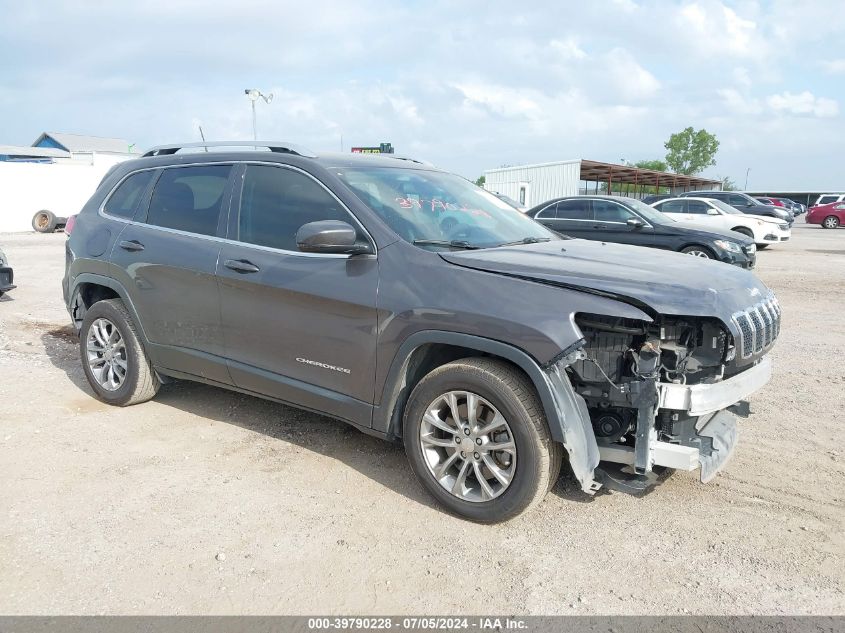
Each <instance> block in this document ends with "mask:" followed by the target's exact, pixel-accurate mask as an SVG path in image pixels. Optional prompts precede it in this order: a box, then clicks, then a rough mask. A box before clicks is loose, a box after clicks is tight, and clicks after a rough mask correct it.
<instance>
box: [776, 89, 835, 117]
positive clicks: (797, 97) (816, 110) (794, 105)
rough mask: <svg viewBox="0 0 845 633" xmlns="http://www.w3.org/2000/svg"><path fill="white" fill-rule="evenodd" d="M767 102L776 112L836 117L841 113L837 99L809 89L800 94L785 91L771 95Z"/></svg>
mask: <svg viewBox="0 0 845 633" xmlns="http://www.w3.org/2000/svg"><path fill="white" fill-rule="evenodd" d="M766 103H768V104H769V107H770V108H772V109H773V110H775V111H776V112H782V113H784V114H795V115H804V116H807V115H809V116H814V117H818V118H828V117H835V116H836V115H837V114H839V104H838V103H837V102H836V101H834V100H833V99H828V98H825V97H816V96H815V95H814V94H813V93H812V92H810V91H808V90H805V91H804V92H801V93H799V94H793V93H791V92H783V93H781V94H775V95H771V96H770V97H769V98H768V99H766Z"/></svg>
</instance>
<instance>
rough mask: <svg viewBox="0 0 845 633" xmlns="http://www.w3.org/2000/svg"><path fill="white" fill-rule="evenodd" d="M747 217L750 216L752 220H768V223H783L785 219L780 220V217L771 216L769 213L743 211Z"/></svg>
mask: <svg viewBox="0 0 845 633" xmlns="http://www.w3.org/2000/svg"><path fill="white" fill-rule="evenodd" d="M744 215H746V216H747V217H749V218H751V219H752V220H759V221H760V222H768V223H769V224H783V223H784V222H786V220H782V219H780V218H773V217H772V216H770V215H753V214H751V213H745V214H744Z"/></svg>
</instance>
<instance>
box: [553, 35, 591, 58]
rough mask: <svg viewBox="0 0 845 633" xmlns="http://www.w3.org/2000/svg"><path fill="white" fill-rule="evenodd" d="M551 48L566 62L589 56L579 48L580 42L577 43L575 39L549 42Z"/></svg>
mask: <svg viewBox="0 0 845 633" xmlns="http://www.w3.org/2000/svg"><path fill="white" fill-rule="evenodd" d="M549 46H551V47H552V49H553V50H554V51H555V52H556V53H557V54H558V56H559V57H560V58H561V59H563V60H565V61H568V60H572V59H584V58H585V57H586V56H587V53H585V52H584V51H583V50H581V48H580V47H579V46H578V42H576V41H575V39H573V38H567V39H565V40H552V41H551V42H549Z"/></svg>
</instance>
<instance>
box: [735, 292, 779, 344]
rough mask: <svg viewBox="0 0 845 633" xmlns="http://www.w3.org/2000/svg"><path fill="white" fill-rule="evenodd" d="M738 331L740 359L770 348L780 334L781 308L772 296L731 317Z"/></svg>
mask: <svg viewBox="0 0 845 633" xmlns="http://www.w3.org/2000/svg"><path fill="white" fill-rule="evenodd" d="M732 318H733V321H734V323H735V324H736V326H737V328H738V329H739V333H740V336H739V337H738V339H737V347H738V353H739V357H740V358H749V357H750V356H752V355H754V354H759V353H760V352H762V351H763V350H766V349H768V348H769V347H771V346H772V345H773V344H774V342H775V341H776V340H777V337H778V335H779V334H780V320H781V308H780V304H779V303H778V300H777V299H776V298H775V297H774V296H770V297H768V298H767V299H766V300H764V301H761V302H760V303H758V304H756V305H753V306H751V307H750V308H748V309H747V310H743V311H741V312H737V313H735V314H734V315H733V317H732Z"/></svg>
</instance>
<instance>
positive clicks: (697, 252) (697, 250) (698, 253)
mask: <svg viewBox="0 0 845 633" xmlns="http://www.w3.org/2000/svg"><path fill="white" fill-rule="evenodd" d="M681 252H682V253H684V254H685V255H692V256H693V257H701V258H702V259H716V257H715V255H713V253H711V252H710V249H709V248H705V247H704V246H687V247H686V248H683V249H681Z"/></svg>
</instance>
